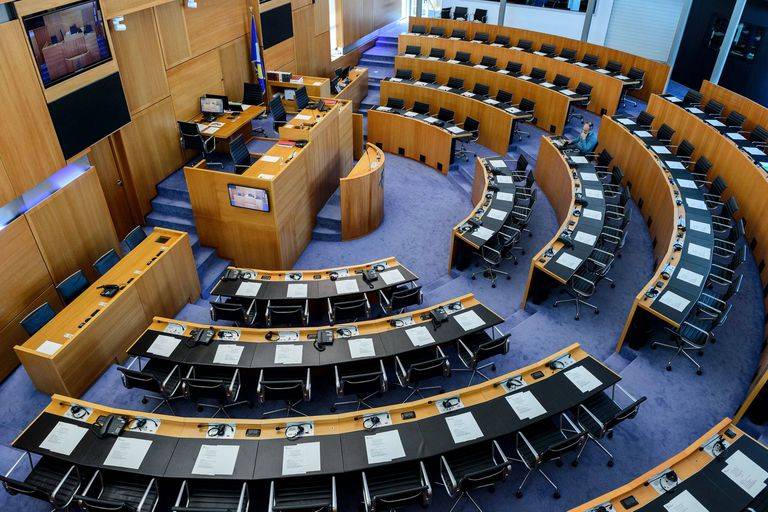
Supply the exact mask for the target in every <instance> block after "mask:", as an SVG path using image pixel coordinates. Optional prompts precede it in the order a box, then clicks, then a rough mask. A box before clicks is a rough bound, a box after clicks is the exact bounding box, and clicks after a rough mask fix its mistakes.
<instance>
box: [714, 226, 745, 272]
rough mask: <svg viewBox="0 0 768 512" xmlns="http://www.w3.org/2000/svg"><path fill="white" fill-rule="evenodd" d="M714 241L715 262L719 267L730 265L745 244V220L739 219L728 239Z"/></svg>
mask: <svg viewBox="0 0 768 512" xmlns="http://www.w3.org/2000/svg"><path fill="white" fill-rule="evenodd" d="M714 241H715V247H714V251H713V256H714V260H713V261H715V262H716V263H717V264H719V265H729V264H730V263H731V262H732V261H733V258H735V257H736V253H737V251H738V250H739V249H740V248H741V247H742V246H743V244H744V243H745V232H744V219H739V220H738V221H736V222H735V223H734V225H733V228H732V229H731V232H730V233H729V234H728V236H727V237H724V238H715V240H714Z"/></svg>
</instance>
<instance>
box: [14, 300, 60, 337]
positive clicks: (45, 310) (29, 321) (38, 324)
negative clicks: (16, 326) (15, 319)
mask: <svg viewBox="0 0 768 512" xmlns="http://www.w3.org/2000/svg"><path fill="white" fill-rule="evenodd" d="M54 316H56V312H55V311H54V310H53V308H52V307H51V305H50V304H48V303H47V302H44V303H43V304H41V305H39V306H38V307H36V308H35V309H34V310H33V311H32V312H31V313H29V314H28V315H27V316H25V317H24V318H22V319H21V321H20V322H19V323H20V324H21V326H22V327H23V328H24V330H25V331H26V332H27V334H29V335H30V336H32V335H33V334H35V333H36V332H37V331H39V330H40V329H42V328H43V326H44V325H45V324H47V323H48V322H50V321H51V319H52V318H53V317H54Z"/></svg>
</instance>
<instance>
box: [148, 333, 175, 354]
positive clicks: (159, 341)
mask: <svg viewBox="0 0 768 512" xmlns="http://www.w3.org/2000/svg"><path fill="white" fill-rule="evenodd" d="M179 343H181V340H180V339H178V338H174V337H173V336H166V335H165V334H160V335H159V336H158V337H157V338H155V341H153V342H152V344H151V345H150V346H149V348H147V353H149V354H155V355H156V356H160V357H171V354H173V351H174V350H176V347H178V346H179Z"/></svg>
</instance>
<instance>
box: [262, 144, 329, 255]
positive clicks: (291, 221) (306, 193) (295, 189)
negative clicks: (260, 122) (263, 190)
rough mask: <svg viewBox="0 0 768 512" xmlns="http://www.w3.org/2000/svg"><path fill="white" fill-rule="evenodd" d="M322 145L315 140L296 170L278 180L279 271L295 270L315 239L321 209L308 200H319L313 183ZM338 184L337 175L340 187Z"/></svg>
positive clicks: (276, 227) (276, 206)
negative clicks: (300, 258)
mask: <svg viewBox="0 0 768 512" xmlns="http://www.w3.org/2000/svg"><path fill="white" fill-rule="evenodd" d="M329 131H330V130H329ZM322 144H323V141H322V140H313V141H311V142H310V143H309V145H308V146H307V147H306V148H305V149H304V151H302V152H301V153H299V155H297V157H296V158H297V159H299V162H297V164H298V165H297V166H296V169H292V170H291V172H288V173H286V172H282V173H280V174H279V175H278V176H277V177H276V178H275V183H274V184H273V187H272V190H273V194H272V197H273V198H274V204H275V209H274V212H275V229H276V234H277V237H278V240H279V253H280V260H279V265H280V266H279V267H277V268H292V267H293V265H294V263H296V260H298V259H299V256H301V253H302V252H304V249H305V248H306V247H307V245H308V244H309V242H310V241H311V240H312V229H313V228H314V227H315V215H316V214H317V211H318V210H316V209H315V208H314V207H313V201H308V200H307V198H312V197H315V194H316V192H314V191H313V188H312V181H313V175H314V180H315V182H317V172H316V171H317V169H314V172H313V169H312V167H313V166H315V165H317V163H316V162H317V152H318V151H319V152H322V151H323V148H322ZM313 150H316V151H313ZM329 152H330V151H329ZM292 163H293V162H292ZM338 185H339V181H338V176H337V177H336V186H337V187H338ZM334 190H335V188H334ZM326 199H327V197H326ZM315 203H317V201H315ZM270 268H274V267H270Z"/></svg>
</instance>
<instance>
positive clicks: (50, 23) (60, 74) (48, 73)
mask: <svg viewBox="0 0 768 512" xmlns="http://www.w3.org/2000/svg"><path fill="white" fill-rule="evenodd" d="M23 21H24V30H25V31H26V33H27V37H28V38H29V45H30V46H31V47H32V53H33V54H34V57H35V62H36V63H37V69H38V71H39V72H40V78H41V79H42V81H43V85H44V86H45V87H50V86H52V85H54V84H57V83H59V82H61V81H62V80H66V79H67V78H69V77H71V76H73V75H76V74H78V73H82V72H83V71H85V70H87V69H90V68H92V67H94V66H98V65H99V64H101V63H103V62H107V61H109V60H111V59H112V54H111V53H110V51H109V43H108V41H107V36H106V31H105V29H104V19H103V17H102V14H101V9H100V8H99V2H98V1H97V0H86V1H84V2H77V3H72V4H67V5H63V6H61V7H56V8H55V9H49V10H47V11H43V12H38V13H35V14H30V15H29V16H25V17H24V18H23Z"/></svg>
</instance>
